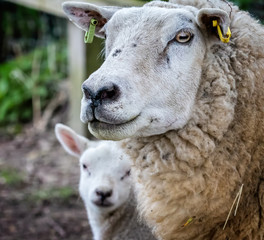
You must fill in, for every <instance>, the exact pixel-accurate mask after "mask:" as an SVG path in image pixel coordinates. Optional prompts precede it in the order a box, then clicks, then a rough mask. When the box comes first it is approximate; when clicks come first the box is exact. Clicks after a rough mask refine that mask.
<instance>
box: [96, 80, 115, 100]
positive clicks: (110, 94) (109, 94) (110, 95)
mask: <svg viewBox="0 0 264 240" xmlns="http://www.w3.org/2000/svg"><path fill="white" fill-rule="evenodd" d="M119 95H120V90H119V87H118V86H116V85H115V84H113V85H112V86H109V87H103V88H102V89H100V90H99V91H98V93H97V95H96V99H98V100H99V99H100V100H107V99H109V100H115V99H117V98H118V96H119Z"/></svg>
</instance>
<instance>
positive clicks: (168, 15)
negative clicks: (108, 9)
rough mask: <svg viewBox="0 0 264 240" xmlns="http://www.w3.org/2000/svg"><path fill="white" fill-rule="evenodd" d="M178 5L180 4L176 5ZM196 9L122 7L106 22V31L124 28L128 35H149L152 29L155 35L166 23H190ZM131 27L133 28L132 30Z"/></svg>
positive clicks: (117, 30) (115, 31)
mask: <svg viewBox="0 0 264 240" xmlns="http://www.w3.org/2000/svg"><path fill="white" fill-rule="evenodd" d="M177 6H180V5H177ZM197 11H198V10H195V8H191V7H185V6H181V7H175V8H161V7H156V6H153V7H142V8H124V9H122V10H119V11H117V12H116V13H115V14H114V16H113V17H112V19H111V20H110V21H109V23H108V24H107V27H106V29H107V32H111V33H114V34H116V33H118V32H120V31H122V30H124V29H126V30H127V31H128V32H129V35H131V34H132V33H134V34H144V31H145V30H146V29H148V31H147V32H146V33H145V35H150V33H151V32H149V30H150V29H151V30H152V29H154V31H153V33H155V35H158V34H160V30H161V29H162V28H164V27H165V28H166V27H167V26H168V25H172V26H173V25H175V24H176V25H177V26H178V27H183V26H184V25H186V24H187V25H190V20H192V19H194V18H195V16H196V14H197ZM131 28H134V29H133V30H132V29H131Z"/></svg>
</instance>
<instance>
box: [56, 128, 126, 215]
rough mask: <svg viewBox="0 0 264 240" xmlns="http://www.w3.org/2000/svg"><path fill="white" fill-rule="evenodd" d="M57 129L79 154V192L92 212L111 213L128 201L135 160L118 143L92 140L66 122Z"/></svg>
mask: <svg viewBox="0 0 264 240" xmlns="http://www.w3.org/2000/svg"><path fill="white" fill-rule="evenodd" d="M55 133H56V137H57V138H58V140H59V142H60V143H61V145H62V146H63V147H64V149H65V150H66V151H67V152H68V153H69V154H71V155H73V156H75V157H78V158H79V161H80V168H81V169H80V173H81V175H80V184H79V192H80V195H81V197H82V199H83V201H84V203H85V205H86V208H87V211H88V214H89V212H90V211H95V212H99V214H103V213H109V212H111V211H114V210H115V209H117V208H119V207H120V206H121V205H123V204H124V203H125V202H126V201H128V198H129V195H130V192H131V182H130V164H131V163H130V159H129V158H128V156H127V155H126V154H124V153H123V151H122V150H121V148H119V147H118V146H117V143H115V142H112V141H107V142H95V141H89V140H88V139H86V138H84V137H82V136H80V135H78V134H77V133H75V132H74V131H73V130H72V129H71V128H69V127H67V126H65V125H63V124H57V125H56V128H55Z"/></svg>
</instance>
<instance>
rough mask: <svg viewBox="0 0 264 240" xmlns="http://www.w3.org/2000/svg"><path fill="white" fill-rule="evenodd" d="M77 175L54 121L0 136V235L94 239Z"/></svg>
mask: <svg viewBox="0 0 264 240" xmlns="http://www.w3.org/2000/svg"><path fill="white" fill-rule="evenodd" d="M78 180H79V165H78V160H77V159H75V158H74V157H71V156H69V155H67V154H66V153H65V152H64V150H63V149H62V147H61V146H60V145H59V143H58V141H57V140H56V138H55V135H54V131H53V127H51V128H50V129H49V130H47V131H45V132H44V133H38V134H36V133H32V131H24V132H23V133H22V134H20V135H18V136H16V137H15V138H13V139H9V138H5V137H2V136H0V239H1V240H17V239H25V240H35V239H37V240H44V239H45V240H53V239H54V240H55V239H67V240H77V239H78V240H82V239H85V240H88V239H92V238H91V231H90V228H89V225H88V221H87V217H86V211H85V208H84V205H83V203H82V200H81V199H80V197H79V195H78Z"/></svg>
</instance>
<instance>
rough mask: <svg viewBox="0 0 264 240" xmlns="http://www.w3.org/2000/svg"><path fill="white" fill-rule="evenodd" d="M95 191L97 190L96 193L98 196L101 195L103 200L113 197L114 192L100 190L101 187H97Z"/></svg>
mask: <svg viewBox="0 0 264 240" xmlns="http://www.w3.org/2000/svg"><path fill="white" fill-rule="evenodd" d="M95 192H96V195H97V196H98V197H101V199H102V200H105V199H106V198H109V197H111V196H112V193H113V191H112V190H108V191H103V190H100V189H96V190H95Z"/></svg>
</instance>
